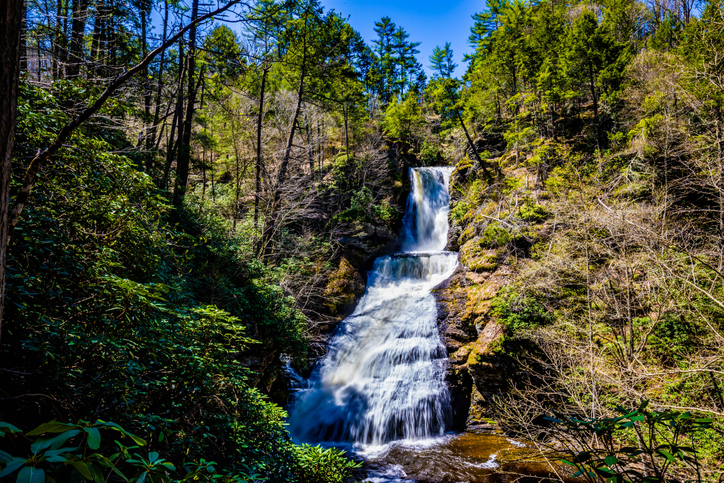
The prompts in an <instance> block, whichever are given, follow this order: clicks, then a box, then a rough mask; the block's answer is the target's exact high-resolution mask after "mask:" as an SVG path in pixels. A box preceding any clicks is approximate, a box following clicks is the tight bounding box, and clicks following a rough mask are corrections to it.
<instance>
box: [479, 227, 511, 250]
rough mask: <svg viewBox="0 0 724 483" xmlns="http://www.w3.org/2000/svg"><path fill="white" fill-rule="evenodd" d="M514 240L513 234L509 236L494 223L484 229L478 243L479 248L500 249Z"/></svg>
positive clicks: (507, 232) (506, 231)
mask: <svg viewBox="0 0 724 483" xmlns="http://www.w3.org/2000/svg"><path fill="white" fill-rule="evenodd" d="M514 238H515V235H514V234H511V233H510V232H509V231H508V230H506V229H505V228H503V227H502V226H501V225H500V223H498V222H497V221H496V222H493V223H490V224H489V225H488V226H487V227H485V230H484V231H483V234H482V235H481V236H480V241H479V242H478V243H479V244H480V247H481V248H500V247H504V246H506V245H507V244H508V243H510V242H511V240H513V239H514Z"/></svg>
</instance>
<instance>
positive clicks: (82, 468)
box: [70, 461, 93, 480]
mask: <svg viewBox="0 0 724 483" xmlns="http://www.w3.org/2000/svg"><path fill="white" fill-rule="evenodd" d="M70 465H71V466H72V467H73V468H75V469H76V470H78V472H79V473H80V474H81V475H83V477H84V478H85V479H87V480H92V479H93V475H91V472H90V470H89V469H88V465H87V464H85V463H83V462H82V461H71V462H70Z"/></svg>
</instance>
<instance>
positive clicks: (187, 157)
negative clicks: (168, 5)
mask: <svg viewBox="0 0 724 483" xmlns="http://www.w3.org/2000/svg"><path fill="white" fill-rule="evenodd" d="M198 16H199V0H193V3H192V6H191V21H194V20H196V17H198ZM187 55H188V62H187V64H186V65H187V66H188V94H187V95H188V98H187V101H186V118H185V119H184V124H183V131H182V138H181V143H180V144H179V157H178V161H177V163H176V181H177V184H176V189H175V190H174V193H173V200H174V204H175V205H180V204H181V203H182V202H183V198H184V196H185V195H186V186H187V184H188V180H189V164H190V162H191V131H192V129H193V123H192V121H193V118H194V107H195V104H196V91H197V88H196V87H197V86H196V85H195V82H194V80H195V79H194V74H195V73H196V26H195V25H194V27H192V28H191V30H189V51H188V54H187Z"/></svg>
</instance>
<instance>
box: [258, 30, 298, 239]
mask: <svg viewBox="0 0 724 483" xmlns="http://www.w3.org/2000/svg"><path fill="white" fill-rule="evenodd" d="M306 63H307V43H306V37H305V39H304V53H303V54H302V70H301V72H300V74H299V87H298V89H297V107H296V108H295V109H294V116H293V117H292V122H291V126H290V128H289V138H288V139H287V145H286V147H285V149H284V158H282V164H281V166H280V167H279V175H278V176H277V183H276V187H275V189H274V201H273V202H272V209H271V214H270V217H269V222H268V223H267V225H266V226H265V227H264V234H263V236H262V251H263V252H267V251H268V249H269V244H270V242H271V239H272V236H273V235H274V232H275V231H276V229H277V226H276V225H277V223H278V222H279V212H280V211H281V202H282V190H283V188H284V182H285V181H286V177H287V168H288V167H289V160H290V159H291V157H292V146H294V133H295V132H296V130H297V125H298V123H299V113H300V112H301V110H302V99H303V98H304V77H305V75H306Z"/></svg>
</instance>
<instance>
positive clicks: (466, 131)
mask: <svg viewBox="0 0 724 483" xmlns="http://www.w3.org/2000/svg"><path fill="white" fill-rule="evenodd" d="M455 114H457V117H458V121H460V126H462V128H463V132H464V133H465V138H466V139H467V140H468V146H470V150H471V151H472V152H473V155H474V156H475V159H477V160H478V163H479V164H480V169H482V170H483V174H484V175H485V177H486V178H487V179H490V178H491V176H490V172H489V171H488V168H486V167H485V162H484V161H483V160H482V159H481V158H480V155H479V154H478V150H477V149H475V143H473V138H471V137H470V134H468V128H467V127H465V122H463V117H462V116H461V115H460V113H459V112H456V113H455Z"/></svg>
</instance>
